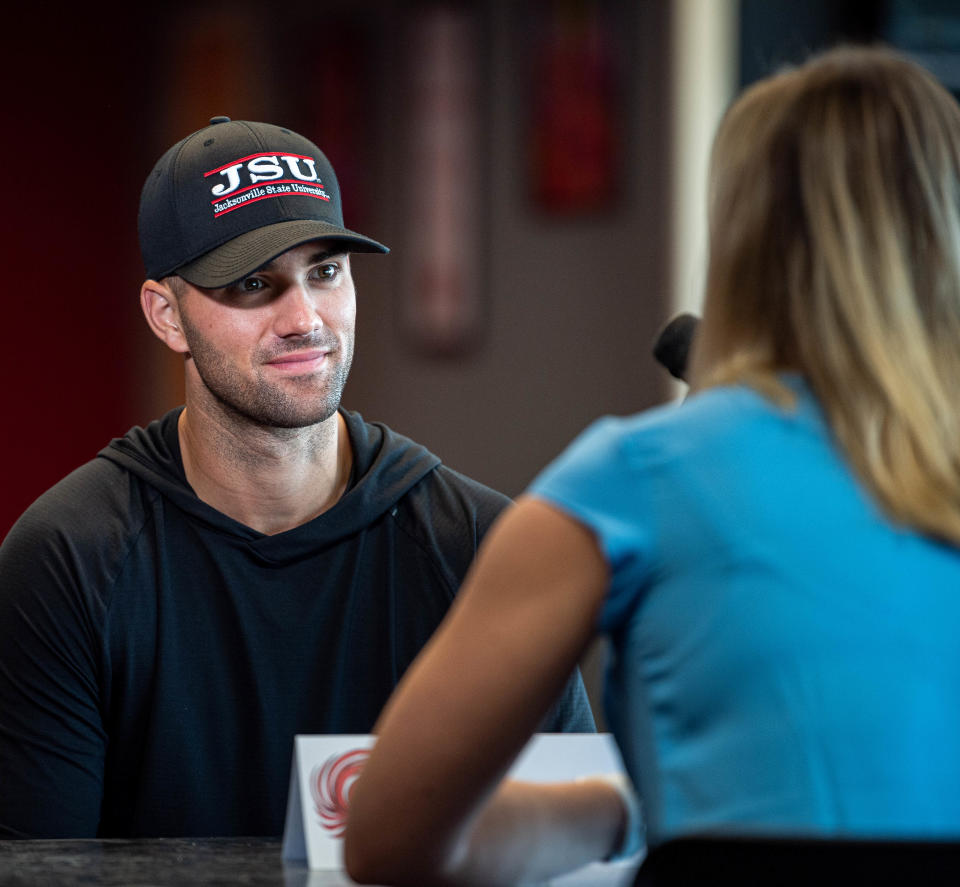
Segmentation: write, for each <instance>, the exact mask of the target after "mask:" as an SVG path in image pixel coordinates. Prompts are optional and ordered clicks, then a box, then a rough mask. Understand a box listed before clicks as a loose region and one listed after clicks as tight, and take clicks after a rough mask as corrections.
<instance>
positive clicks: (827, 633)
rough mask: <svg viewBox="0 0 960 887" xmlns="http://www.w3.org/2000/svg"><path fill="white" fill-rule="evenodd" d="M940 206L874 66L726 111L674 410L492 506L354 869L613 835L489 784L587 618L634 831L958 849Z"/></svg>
mask: <svg viewBox="0 0 960 887" xmlns="http://www.w3.org/2000/svg"><path fill="white" fill-rule="evenodd" d="M958 209H960V109H958V107H957V105H956V103H955V102H954V101H953V99H952V98H951V97H950V95H949V94H948V93H947V92H946V91H945V90H944V89H943V88H942V87H941V86H940V85H938V84H937V83H936V82H935V81H934V79H933V78H932V77H931V76H930V75H929V74H927V73H926V72H924V71H923V70H922V69H921V68H919V67H918V66H916V65H914V64H913V63H911V62H909V61H907V60H906V59H904V58H902V57H899V56H897V55H896V54H894V53H892V52H889V51H886V50H883V49H867V48H841V49H837V50H833V51H830V52H827V53H825V54H823V55H821V56H819V57H817V58H814V59H813V60H811V61H809V62H808V63H807V64H805V65H804V66H802V67H800V68H798V69H795V70H791V71H788V72H785V73H781V74H779V75H777V76H774V77H772V78H770V79H768V80H766V81H764V82H761V83H759V84H758V85H756V86H754V87H753V88H751V89H750V90H749V91H747V92H746V93H745V94H744V96H743V97H742V98H741V99H740V100H739V101H738V102H736V103H735V104H734V106H733V107H732V108H731V109H730V111H729V112H728V113H727V115H726V116H725V118H724V120H723V122H722V124H721V126H720V129H719V132H718V134H717V138H716V142H715V145H714V151H713V158H712V168H711V193H710V236H711V249H710V260H709V268H708V274H707V285H706V298H705V307H704V318H703V323H702V324H701V327H700V329H699V331H698V334H697V344H696V349H695V356H694V366H693V376H692V394H693V396H691V397H689V398H688V399H687V400H686V401H685V403H684V404H683V405H682V406H679V407H667V408H660V409H658V410H654V411H651V412H649V413H646V414H644V415H640V416H637V417H633V418H629V419H606V420H602V421H600V422H598V423H597V424H596V425H594V426H593V427H592V428H590V429H589V430H588V431H587V432H586V433H585V434H584V435H582V436H581V438H580V439H578V440H577V441H576V442H575V443H574V444H573V445H572V446H571V447H570V448H569V449H568V450H567V452H565V453H564V454H563V455H562V456H561V457H560V458H559V459H558V460H557V461H556V462H555V463H554V464H552V465H551V466H550V467H549V468H547V469H546V471H545V472H544V473H543V474H542V475H541V476H540V477H539V478H538V479H537V480H536V481H535V483H534V484H533V485H532V488H531V489H530V491H529V492H528V494H527V495H526V496H524V497H523V498H522V499H521V500H520V501H519V502H518V503H517V505H516V506H515V507H513V508H512V509H511V510H510V511H509V512H508V513H507V514H506V515H505V516H504V517H503V518H502V519H501V521H500V523H499V524H498V526H497V527H496V528H495V529H494V531H493V533H492V534H491V536H490V537H489V540H488V542H487V543H486V545H485V546H484V548H483V549H482V551H481V554H480V556H479V558H478V561H477V563H476V564H475V566H474V569H473V570H472V572H471V574H470V576H469V577H468V580H467V582H466V584H465V587H464V590H463V591H462V593H461V595H460V599H459V600H458V602H457V605H456V607H455V608H454V610H453V611H452V612H451V614H450V616H449V619H448V621H447V624H446V625H445V626H444V627H443V629H442V630H441V631H440V632H439V633H438V634H437V636H436V637H435V639H434V640H433V641H432V642H431V644H430V645H429V646H428V648H427V649H426V650H425V652H424V654H423V655H422V657H421V659H420V660H419V661H418V662H417V663H416V664H415V666H414V667H413V668H412V669H411V671H410V673H409V675H408V676H407V677H406V679H405V680H404V682H403V685H402V687H401V688H400V689H399V690H398V693H397V695H396V696H395V698H394V699H393V700H392V701H391V703H390V705H389V706H388V708H387V710H386V711H385V713H384V715H383V717H382V719H381V722H380V724H379V725H378V728H377V732H378V733H379V734H380V738H379V740H378V744H377V747H376V750H375V751H374V753H373V755H372V757H371V759H370V761H369V764H368V766H367V768H366V770H365V771H364V773H363V775H362V776H361V778H360V779H359V781H358V782H357V785H356V787H355V791H354V793H353V795H352V799H351V803H352V810H351V814H350V825H349V828H348V832H347V844H346V859H347V863H348V868H349V870H350V872H351V873H352V874H353V875H354V877H357V878H358V879H361V880H363V879H368V880H372V881H377V882H384V881H388V880H389V882H390V883H420V884H422V883H430V882H436V883H483V884H491V883H500V882H503V883H512V882H516V881H519V880H524V879H534V878H537V877H546V876H548V875H550V874H552V873H555V872H556V871H559V870H562V869H563V868H564V867H573V866H576V865H578V864H580V863H582V862H585V861H588V860H589V859H591V858H603V857H605V856H609V855H610V854H611V853H615V852H616V851H617V848H618V846H620V845H621V843H622V841H623V840H624V837H625V836H624V831H625V829H627V828H628V826H627V816H626V808H625V806H624V804H623V803H622V802H621V800H620V796H619V795H618V793H617V792H616V791H614V790H613V789H612V788H611V787H610V786H608V785H606V784H604V783H603V782H602V781H599V780H586V781H584V782H581V783H578V784H575V785H573V786H551V787H547V788H542V787H535V786H525V785H520V784H513V783H509V782H507V783H505V784H503V785H502V786H499V787H498V781H499V780H500V778H501V777H502V775H503V773H504V772H505V770H506V769H507V768H508V766H509V765H510V763H511V761H512V759H513V757H514V755H515V754H516V753H517V751H518V750H519V749H520V748H521V747H522V746H523V744H524V743H525V742H526V740H527V738H528V736H529V734H530V732H531V731H533V730H535V729H536V724H537V721H538V719H539V718H540V717H541V716H542V714H543V712H544V711H546V709H547V707H548V705H549V701H550V699H551V698H553V695H554V694H555V693H556V692H558V691H559V689H560V687H561V686H562V683H563V680H564V677H565V676H566V675H567V674H568V673H569V671H570V669H571V668H572V667H573V666H574V664H575V663H576V662H577V660H578V657H579V656H580V655H581V653H582V652H583V650H584V649H585V646H586V645H587V644H588V642H589V641H590V639H591V637H592V636H593V634H594V632H595V631H597V630H599V631H602V632H606V633H608V634H609V635H610V638H611V641H612V644H611V646H612V650H613V661H612V663H611V667H610V672H609V675H608V681H607V688H606V693H607V700H606V702H607V714H608V718H609V720H610V723H611V726H612V729H613V732H614V734H615V736H616V738H617V741H618V743H619V745H620V748H621V750H622V752H623V755H624V759H625V761H626V764H627V769H628V770H629V772H630V775H631V777H632V778H633V780H634V782H635V784H636V787H637V791H638V794H639V797H640V798H641V799H642V802H643V811H644V819H645V825H646V840H647V842H648V844H649V845H651V846H654V845H656V844H657V843H659V842H661V841H663V840H664V839H666V838H670V837H674V836H679V835H683V834H691V833H695V832H717V831H724V832H731V831H734V832H740V833H753V834H756V833H778V834H793V835H796V834H801V835H829V834H844V835H853V836H862V837H872V836H877V837H881V836H894V837H917V836H924V837H946V836H950V837H956V836H960V755H957V753H956V749H957V747H958V745H960V705H958V704H957V700H958V699H960V644H958V643H957V638H958V637H960V550H958V545H960V409H958V408H957V403H956V396H957V392H960V212H958ZM387 822H389V823H390V826H389V829H387V828H386V827H385V823H387ZM627 837H629V835H627Z"/></svg>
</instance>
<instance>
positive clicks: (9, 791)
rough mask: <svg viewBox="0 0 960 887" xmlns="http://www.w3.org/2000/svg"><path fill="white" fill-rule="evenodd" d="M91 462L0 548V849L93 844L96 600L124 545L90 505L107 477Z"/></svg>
mask: <svg viewBox="0 0 960 887" xmlns="http://www.w3.org/2000/svg"><path fill="white" fill-rule="evenodd" d="M98 462H99V464H95V463H89V464H88V465H86V466H83V467H82V468H80V469H78V470H77V471H75V472H73V473H72V474H71V475H69V476H68V477H67V478H65V479H64V480H63V481H61V482H60V483H59V484H57V485H56V486H55V487H53V488H52V489H51V490H49V491H48V492H47V493H45V494H44V495H43V496H41V497H40V498H39V499H38V500H37V501H36V502H35V503H34V504H33V505H32V506H31V507H30V508H29V509H28V510H27V511H26V512H25V514H24V515H23V516H22V517H21V518H20V520H19V521H18V522H17V523H16V524H15V525H14V527H13V529H12V530H11V531H10V533H9V534H8V535H7V537H6V539H5V540H4V542H3V545H2V546H0V712H2V713H3V715H2V717H0V837H8V838H9V837H13V838H22V837H43V838H53V837H71V838H82V837H93V836H95V835H96V833H97V826H98V823H99V819H100V803H101V797H102V792H103V773H104V761H105V755H106V744H107V736H106V732H105V730H104V726H103V722H102V717H101V715H102V711H103V709H102V699H101V695H102V689H101V688H102V671H103V669H102V662H103V650H104V638H103V633H104V623H105V616H106V603H105V593H106V590H107V588H108V586H109V573H110V570H111V567H112V565H114V564H115V563H116V562H117V559H118V553H119V549H120V548H121V547H122V544H123V543H122V540H121V539H119V538H117V537H116V535H115V534H114V533H113V532H112V528H111V521H110V519H109V517H108V516H105V515H104V514H103V506H104V502H103V500H102V499H98V497H97V496H96V495H93V496H91V495H90V492H91V490H93V489H97V488H101V487H102V482H103V480H104V478H103V477H102V475H103V473H104V471H106V472H107V473H109V474H111V475H113V474H114V473H115V469H111V468H104V467H103V466H105V464H106V463H103V461H102V460H98ZM94 480H95V483H91V481H94ZM108 480H109V481H112V482H113V487H114V489H116V485H117V481H118V478H117V477H113V476H111V477H110V478H108ZM91 542H93V543H94V545H92V546H91Z"/></svg>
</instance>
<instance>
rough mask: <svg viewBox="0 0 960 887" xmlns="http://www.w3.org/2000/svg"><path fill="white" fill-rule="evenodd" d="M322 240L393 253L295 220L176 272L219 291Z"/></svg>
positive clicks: (336, 230)
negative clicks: (295, 249) (298, 248)
mask: <svg viewBox="0 0 960 887" xmlns="http://www.w3.org/2000/svg"><path fill="white" fill-rule="evenodd" d="M319 239H324V240H336V241H340V242H342V243H344V245H345V246H346V247H347V249H346V252H359V253H388V252H390V250H389V249H388V248H387V247H385V246H384V245H383V244H382V243H378V242H377V241H376V240H371V239H370V238H369V237H364V236H363V235H362V234H357V232H356V231H350V230H349V229H347V228H340V227H338V226H336V225H331V224H328V223H327V222H320V221H316V220H314V219H295V220H293V221H287V222H277V223H276V224H273V225H265V226H264V227H262V228H256V229H255V230H253V231H248V232H247V233H246V234H241V235H239V236H238V237H234V238H233V240H228V241H227V242H226V243H225V244H223V245H222V246H218V247H217V248H216V249H212V250H210V252H208V253H205V254H204V255H202V256H200V258H199V259H194V260H193V261H192V262H187V263H186V264H185V265H181V266H180V267H179V268H177V269H176V271H174V272H173V273H174V274H177V275H178V276H180V277H182V278H183V279H184V280H186V281H187V282H188V283H192V284H193V285H194V286H202V287H205V288H207V289H216V288H217V287H221V286H227V285H228V284H231V283H235V282H236V281H238V280H240V278H242V277H246V276H247V275H248V274H252V273H253V272H254V271H256V270H257V269H258V268H261V267H262V266H263V265H266V264H267V262H269V261H270V260H271V259H275V258H276V257H277V256H279V255H280V254H281V253H285V252H286V251H287V250H288V249H292V248H293V247H295V246H299V245H300V244H301V243H307V242H309V241H311V240H319Z"/></svg>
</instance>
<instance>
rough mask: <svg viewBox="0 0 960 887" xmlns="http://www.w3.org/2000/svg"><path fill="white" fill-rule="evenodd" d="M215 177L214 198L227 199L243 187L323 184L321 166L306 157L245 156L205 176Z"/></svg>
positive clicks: (300, 155)
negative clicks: (291, 182)
mask: <svg viewBox="0 0 960 887" xmlns="http://www.w3.org/2000/svg"><path fill="white" fill-rule="evenodd" d="M211 176H215V177H216V178H214V182H215V183H216V184H214V185H213V187H211V189H210V193H211V194H213V196H214V197H218V198H219V197H226V196H227V195H228V194H232V193H233V192H234V191H237V190H240V189H241V188H247V187H251V186H253V185H256V184H257V183H258V182H270V181H273V180H275V179H277V180H283V179H286V180H293V179H295V180H297V181H300V182H317V183H319V182H320V177H319V176H318V175H317V164H316V161H315V160H314V159H313V158H312V157H307V156H305V155H303V154H251V155H250V156H249V157H241V158H240V159H239V160H236V161H234V162H233V163H230V164H227V165H226V166H221V167H219V168H218V169H211V170H210V172H207V173H204V177H205V178H210V177H211Z"/></svg>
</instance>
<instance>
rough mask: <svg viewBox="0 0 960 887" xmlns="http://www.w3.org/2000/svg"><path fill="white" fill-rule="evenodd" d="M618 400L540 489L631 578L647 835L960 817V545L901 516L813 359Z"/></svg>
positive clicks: (633, 749) (626, 610)
mask: <svg viewBox="0 0 960 887" xmlns="http://www.w3.org/2000/svg"><path fill="white" fill-rule="evenodd" d="M785 381H787V382H788V384H790V386H791V387H792V388H793V389H794V390H795V391H796V392H797V394H798V400H797V404H796V406H795V407H794V408H792V409H788V408H779V407H776V406H774V405H773V404H771V403H770V402H769V401H768V400H766V399H765V398H764V397H762V396H761V395H759V394H757V393H756V392H754V391H752V390H750V389H747V388H741V387H730V388H717V389H712V390H709V391H706V392H704V393H702V394H699V395H697V396H695V397H692V398H690V399H688V400H687V401H686V402H684V403H683V404H680V405H673V406H669V407H661V408H658V409H656V410H651V411H649V412H646V413H644V414H641V415H638V416H635V417H631V418H623V419H619V418H607V419H602V420H600V421H598V422H596V423H595V424H594V425H592V426H591V427H590V428H589V429H587V431H585V432H584V433H583V434H582V435H581V436H580V437H579V438H578V439H577V440H576V441H575V442H574V443H573V444H572V445H571V446H570V447H569V448H568V449H567V451H566V452H564V453H563V454H562V455H561V456H560V457H559V458H558V459H557V460H556V461H555V462H554V463H553V464H552V465H550V466H549V467H548V468H547V469H546V470H545V471H544V472H543V473H542V474H541V475H540V476H539V477H538V478H537V480H536V481H535V482H534V483H533V485H532V487H531V492H532V493H534V494H535V495H537V496H539V497H541V498H542V499H545V500H547V501H549V502H551V503H553V504H554V505H556V506H557V507H559V508H560V509H562V510H564V511H566V512H567V513H569V514H570V515H572V516H573V517H575V518H576V519H578V520H579V521H581V522H582V523H584V524H585V525H587V526H588V527H590V528H591V529H592V530H593V531H594V533H595V534H596V536H597V538H598V540H599V542H600V544H601V546H602V549H603V551H604V552H605V555H606V558H607V560H608V562H609V565H610V568H611V574H612V579H611V583H610V588H609V592H608V597H607V600H606V603H605V606H604V608H603V611H602V614H601V619H600V627H601V629H602V630H603V631H605V632H607V633H609V635H610V637H611V649H612V661H611V663H610V667H609V671H608V675H607V686H606V708H607V717H608V720H609V722H610V726H611V729H612V730H613V732H614V734H615V735H616V737H617V740H618V742H619V744H620V746H621V749H622V751H623V755H624V760H625V762H626V764H627V768H628V770H629V772H630V774H631V776H632V777H633V779H634V782H635V783H636V785H637V788H638V791H639V793H640V795H641V798H642V801H643V805H644V813H645V818H646V823H647V833H648V834H647V840H648V842H649V843H651V844H656V843H659V842H660V841H662V840H663V839H665V838H668V837H673V836H675V835H678V834H689V833H692V832H698V831H717V830H725V831H730V830H734V831H739V832H757V831H763V832H776V833H781V834H837V833H843V834H848V835H855V836H861V837H872V836H900V837H909V836H932V837H947V836H950V837H957V836H960V552H958V550H957V549H956V548H954V547H952V546H948V545H945V544H941V543H938V542H936V541H933V540H931V539H929V538H927V537H924V536H922V535H919V534H918V533H916V532H914V531H912V530H909V529H905V528H903V527H898V526H896V525H894V524H893V523H891V521H890V520H888V519H887V518H886V516H885V515H884V514H883V513H882V512H881V510H880V509H879V508H878V507H877V505H876V504H875V503H874V501H873V500H872V499H871V497H870V495H869V494H868V493H867V492H866V491H865V488H864V487H863V486H862V485H860V484H859V483H858V482H857V480H856V479H855V477H854V475H853V473H852V472H851V470H850V468H849V467H848V464H847V463H846V461H845V459H844V457H843V455H842V454H841V452H840V451H839V449H838V447H837V445H836V444H835V443H834V441H833V440H832V437H831V434H830V432H829V430H828V428H827V426H826V425H825V422H824V419H823V416H822V414H821V411H820V409H819V407H818V405H817V403H816V402H815V400H814V399H813V397H812V396H811V395H810V393H809V391H808V390H807V389H806V387H805V386H804V385H803V383H802V382H801V381H800V380H799V379H797V378H796V377H786V378H785Z"/></svg>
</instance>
